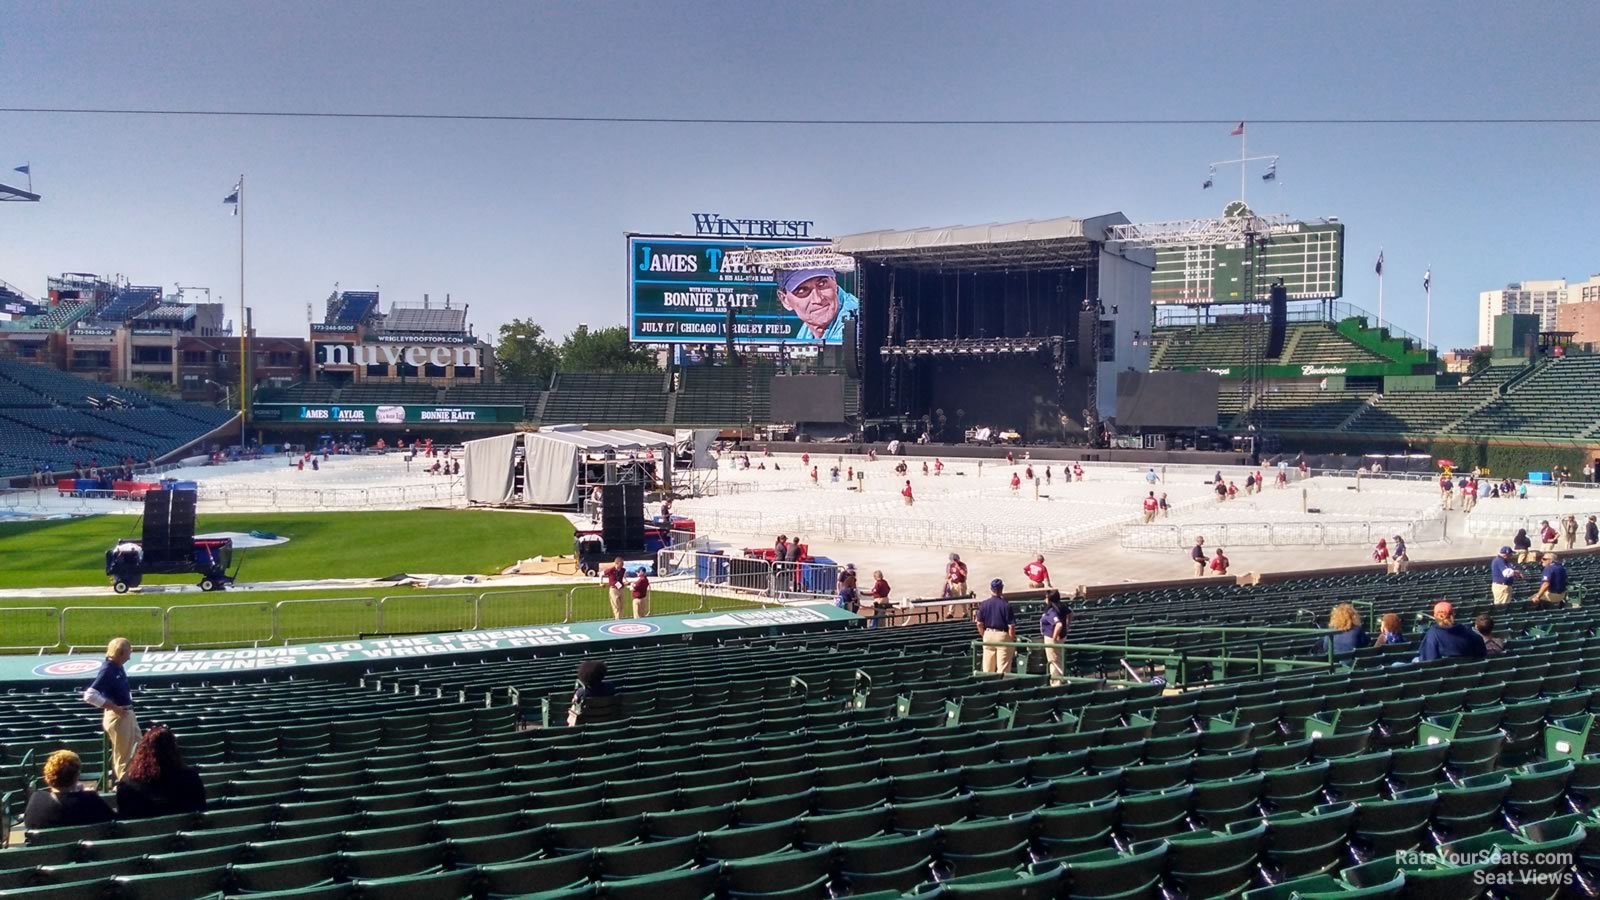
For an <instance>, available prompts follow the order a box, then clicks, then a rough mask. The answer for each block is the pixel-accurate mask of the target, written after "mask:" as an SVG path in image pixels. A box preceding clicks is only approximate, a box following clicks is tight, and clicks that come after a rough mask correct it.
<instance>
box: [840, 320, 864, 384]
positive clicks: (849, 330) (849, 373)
mask: <svg viewBox="0 0 1600 900" xmlns="http://www.w3.org/2000/svg"><path fill="white" fill-rule="evenodd" d="M860 322H861V320H860V319H858V318H856V317H855V316H846V317H845V320H844V374H845V376H846V377H848V378H860V377H861V364H860V362H859V361H858V360H857V359H856V342H857V341H859V340H860V338H859V337H858V335H857V333H856V332H857V331H858V330H859V328H858V326H859V324H860Z"/></svg>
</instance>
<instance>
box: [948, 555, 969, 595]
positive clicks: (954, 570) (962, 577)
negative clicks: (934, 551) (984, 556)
mask: <svg viewBox="0 0 1600 900" xmlns="http://www.w3.org/2000/svg"><path fill="white" fill-rule="evenodd" d="M944 595H945V597H947V598H949V597H965V596H966V595H967V564H966V563H964V562H962V561H961V554H959V553H952V554H950V562H949V564H948V565H946V566H945V567H944Z"/></svg>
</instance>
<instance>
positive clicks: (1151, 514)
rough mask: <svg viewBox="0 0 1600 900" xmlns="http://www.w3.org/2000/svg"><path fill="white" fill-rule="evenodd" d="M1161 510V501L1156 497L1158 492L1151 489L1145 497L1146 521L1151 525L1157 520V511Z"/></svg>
mask: <svg viewBox="0 0 1600 900" xmlns="http://www.w3.org/2000/svg"><path fill="white" fill-rule="evenodd" d="M1160 511H1161V501H1160V500H1157V499H1156V492H1155V491H1151V492H1150V494H1149V496H1147V497H1145V498H1144V523H1145V524H1146V525H1149V524H1150V523H1151V522H1154V521H1155V520H1156V513H1158V512H1160Z"/></svg>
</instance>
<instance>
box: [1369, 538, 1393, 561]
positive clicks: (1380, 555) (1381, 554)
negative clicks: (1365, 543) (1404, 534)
mask: <svg viewBox="0 0 1600 900" xmlns="http://www.w3.org/2000/svg"><path fill="white" fill-rule="evenodd" d="M1372 560H1373V562H1380V563H1388V562H1389V541H1388V539H1387V538H1378V546H1376V547H1373V548H1372Z"/></svg>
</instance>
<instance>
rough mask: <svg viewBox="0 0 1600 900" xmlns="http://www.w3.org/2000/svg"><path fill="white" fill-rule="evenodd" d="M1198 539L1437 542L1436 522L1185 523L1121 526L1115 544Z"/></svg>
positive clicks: (1143, 546)
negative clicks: (1398, 538)
mask: <svg viewBox="0 0 1600 900" xmlns="http://www.w3.org/2000/svg"><path fill="white" fill-rule="evenodd" d="M1197 534H1203V535H1205V536H1206V541H1207V542H1209V543H1210V544H1211V545H1212V546H1218V547H1346V546H1360V545H1370V544H1376V543H1377V542H1378V539H1379V538H1384V539H1388V538H1390V537H1392V536H1394V535H1397V534H1398V535H1401V536H1402V537H1404V538H1406V539H1407V540H1408V541H1411V542H1412V543H1418V542H1422V541H1430V540H1441V539H1443V537H1444V520H1443V519H1441V518H1440V517H1438V516H1419V517H1417V518H1415V519H1396V520H1393V521H1377V522H1373V521H1364V520H1361V521H1358V520H1350V521H1344V522H1193V523H1189V522H1185V523H1181V524H1177V525H1154V524H1152V525H1143V524H1140V525H1125V526H1123V527H1122V528H1121V530H1120V531H1119V533H1118V535H1117V543H1118V544H1119V545H1120V546H1121V547H1122V548H1123V549H1125V550H1160V551H1169V550H1176V549H1182V548H1186V547H1188V546H1189V544H1190V543H1191V542H1192V541H1193V540H1194V536H1195V535H1197Z"/></svg>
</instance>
